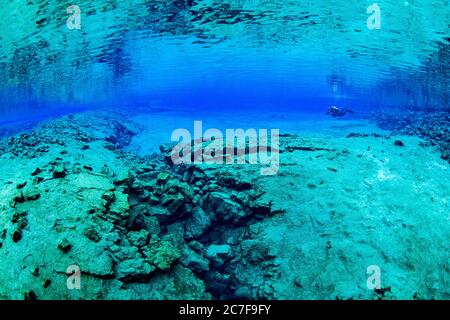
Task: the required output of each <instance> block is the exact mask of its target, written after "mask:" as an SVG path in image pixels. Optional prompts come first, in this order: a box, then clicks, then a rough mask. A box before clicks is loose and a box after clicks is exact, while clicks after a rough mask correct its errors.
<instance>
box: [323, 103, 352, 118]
mask: <svg viewBox="0 0 450 320" xmlns="http://www.w3.org/2000/svg"><path fill="white" fill-rule="evenodd" d="M347 113H350V114H353V113H354V112H353V111H352V110H350V109H346V108H342V109H340V108H338V107H336V106H332V107H329V108H328V111H327V114H329V115H330V116H332V117H333V118H338V117H344V116H345V115H346V114H347Z"/></svg>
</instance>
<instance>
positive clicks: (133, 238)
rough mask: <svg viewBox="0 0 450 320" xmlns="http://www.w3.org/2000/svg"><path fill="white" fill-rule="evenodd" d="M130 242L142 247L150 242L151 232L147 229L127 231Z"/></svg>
mask: <svg viewBox="0 0 450 320" xmlns="http://www.w3.org/2000/svg"><path fill="white" fill-rule="evenodd" d="M127 237H128V240H129V241H130V243H131V244H132V245H133V246H135V247H138V248H142V247H144V246H145V245H147V243H148V238H149V232H148V231H147V230H144V229H142V230H140V231H130V232H128V233H127Z"/></svg>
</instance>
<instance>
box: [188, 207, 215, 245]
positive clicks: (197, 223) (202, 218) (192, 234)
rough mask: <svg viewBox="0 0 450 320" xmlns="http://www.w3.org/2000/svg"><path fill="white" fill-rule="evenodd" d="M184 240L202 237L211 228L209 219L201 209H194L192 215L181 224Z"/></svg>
mask: <svg viewBox="0 0 450 320" xmlns="http://www.w3.org/2000/svg"><path fill="white" fill-rule="evenodd" d="M183 224H184V231H185V236H186V239H188V240H192V239H197V238H199V237H200V236H202V235H203V234H204V233H205V231H207V230H208V228H209V227H210V226H211V219H210V217H209V216H208V215H207V214H206V213H205V211H204V210H203V209H202V208H201V207H195V208H194V209H193V211H192V215H191V216H190V217H189V218H188V219H187V220H186V221H185V222H184V223H183Z"/></svg>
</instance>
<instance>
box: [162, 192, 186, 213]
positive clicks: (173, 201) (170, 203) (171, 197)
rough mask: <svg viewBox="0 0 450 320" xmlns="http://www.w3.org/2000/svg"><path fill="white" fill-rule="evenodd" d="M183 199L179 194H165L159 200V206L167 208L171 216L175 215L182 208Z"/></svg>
mask: <svg viewBox="0 0 450 320" xmlns="http://www.w3.org/2000/svg"><path fill="white" fill-rule="evenodd" d="M184 202H185V199H184V197H183V195H181V194H165V195H163V197H162V198H161V204H162V205H163V206H164V207H167V209H168V210H169V212H170V213H171V214H175V213H177V212H178V210H179V209H180V208H181V207H182V206H183V204H184Z"/></svg>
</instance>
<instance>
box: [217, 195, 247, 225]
mask: <svg viewBox="0 0 450 320" xmlns="http://www.w3.org/2000/svg"><path fill="white" fill-rule="evenodd" d="M208 207H209V208H210V209H211V210H213V211H214V213H215V219H217V220H218V221H230V220H232V221H233V222H239V220H240V219H242V218H243V217H245V216H247V213H246V212H245V211H244V210H243V208H242V206H241V205H240V204H239V203H237V202H234V201H233V200H231V197H230V195H229V194H227V193H224V192H212V193H211V194H210V195H209V197H208Z"/></svg>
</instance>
